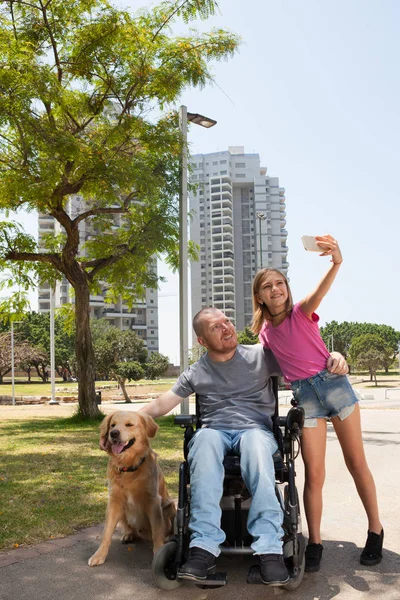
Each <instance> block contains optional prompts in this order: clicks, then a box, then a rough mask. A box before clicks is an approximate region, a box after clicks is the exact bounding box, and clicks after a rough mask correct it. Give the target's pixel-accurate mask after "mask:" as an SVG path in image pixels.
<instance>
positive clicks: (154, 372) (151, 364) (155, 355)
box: [145, 352, 169, 379]
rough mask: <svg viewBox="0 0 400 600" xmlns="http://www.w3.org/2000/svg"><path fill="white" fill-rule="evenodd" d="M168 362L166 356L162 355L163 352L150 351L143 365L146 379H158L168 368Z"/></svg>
mask: <svg viewBox="0 0 400 600" xmlns="http://www.w3.org/2000/svg"><path fill="white" fill-rule="evenodd" d="M168 364H169V360H168V356H164V354H160V353H159V352H152V353H151V356H150V358H149V360H148V361H147V363H146V365H145V369H146V379H158V378H159V377H161V376H162V375H164V373H165V371H166V370H167V369H168Z"/></svg>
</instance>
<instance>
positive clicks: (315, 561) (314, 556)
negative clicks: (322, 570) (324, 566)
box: [304, 544, 324, 573]
mask: <svg viewBox="0 0 400 600" xmlns="http://www.w3.org/2000/svg"><path fill="white" fill-rule="evenodd" d="M323 549H324V547H323V545H322V544H308V546H307V548H306V566H305V569H304V570H305V571H306V572H307V573H315V572H316V571H319V566H320V562H321V558H322V550H323Z"/></svg>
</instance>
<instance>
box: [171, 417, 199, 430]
mask: <svg viewBox="0 0 400 600" xmlns="http://www.w3.org/2000/svg"><path fill="white" fill-rule="evenodd" d="M196 423H197V417H196V415H176V416H175V418H174V424H175V425H179V426H180V427H189V425H195V424H196Z"/></svg>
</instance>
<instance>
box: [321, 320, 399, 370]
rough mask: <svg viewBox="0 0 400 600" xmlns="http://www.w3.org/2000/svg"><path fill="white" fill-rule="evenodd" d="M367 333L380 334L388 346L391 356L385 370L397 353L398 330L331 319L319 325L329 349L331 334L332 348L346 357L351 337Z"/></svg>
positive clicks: (372, 324)
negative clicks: (321, 325)
mask: <svg viewBox="0 0 400 600" xmlns="http://www.w3.org/2000/svg"><path fill="white" fill-rule="evenodd" d="M368 333H369V334H374V335H378V336H380V337H381V338H383V339H384V340H385V341H386V343H387V344H388V346H389V347H390V350H391V358H390V360H389V361H388V362H387V363H386V364H385V365H384V367H385V370H387V369H388V368H389V366H390V364H391V362H392V361H393V359H394V358H395V356H396V354H397V351H398V343H399V342H400V332H399V331H396V330H395V329H394V328H393V327H391V326H390V325H378V324H377V323H354V322H350V323H349V322H347V321H344V322H343V323H338V322H337V321H331V322H330V323H327V324H326V325H325V326H324V327H321V335H322V338H323V340H324V342H325V344H326V345H327V347H328V348H329V350H332V346H331V340H332V338H331V336H333V344H334V350H336V351H337V352H340V353H341V354H343V356H344V357H347V353H348V351H349V348H350V345H351V343H352V340H353V338H354V337H358V336H360V335H364V334H368Z"/></svg>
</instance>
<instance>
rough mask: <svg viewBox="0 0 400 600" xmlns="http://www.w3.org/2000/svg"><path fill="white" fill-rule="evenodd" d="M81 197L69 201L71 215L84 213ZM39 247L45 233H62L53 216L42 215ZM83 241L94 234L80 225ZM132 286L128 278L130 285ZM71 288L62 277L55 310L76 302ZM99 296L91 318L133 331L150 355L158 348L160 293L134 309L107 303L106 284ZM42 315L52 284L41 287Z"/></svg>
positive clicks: (117, 220)
mask: <svg viewBox="0 0 400 600" xmlns="http://www.w3.org/2000/svg"><path fill="white" fill-rule="evenodd" d="M82 202H83V200H82V198H81V196H78V195H76V196H73V197H72V198H71V200H70V201H69V214H70V216H71V217H74V216H75V215H76V214H78V213H79V212H80V211H81V207H82ZM114 222H115V225H114V226H113V227H115V228H119V227H121V216H120V215H115V216H114ZM38 225H39V245H40V240H41V238H42V237H43V235H45V234H46V233H60V232H61V231H62V228H61V226H60V224H59V223H58V222H57V221H56V220H55V219H54V218H53V217H51V216H49V215H46V214H43V213H39V219H38ZM79 227H80V234H81V240H87V239H89V237H90V235H91V230H90V224H88V223H85V222H83V221H82V222H81V223H80V225H79ZM151 269H154V270H157V262H156V260H154V262H153V263H152V265H151ZM128 283H129V281H128V279H127V284H128ZM71 292H72V288H71V286H70V284H69V282H68V281H67V280H66V279H65V278H63V280H62V281H59V282H57V285H56V290H55V306H56V308H57V307H59V306H62V305H63V304H66V303H68V302H73V301H74V297H73V294H71ZM102 292H103V293H102V294H101V295H99V296H90V313H91V314H90V316H91V317H92V318H101V317H103V318H105V319H107V320H108V321H109V322H110V325H115V326H116V327H119V328H120V329H122V330H126V329H131V330H133V331H135V332H136V333H137V334H138V336H139V337H140V338H141V339H142V340H143V341H144V343H145V345H146V346H147V349H148V351H149V353H151V352H154V351H157V352H158V349H159V337H158V293H157V290H150V289H148V290H147V291H146V296H145V298H141V299H138V300H137V302H136V303H135V306H134V307H133V308H132V309H129V308H128V306H127V305H126V304H124V303H123V302H122V301H119V302H116V303H115V304H109V303H107V302H105V294H106V285H104V288H103V290H102ZM38 294H39V303H38V307H39V309H38V310H39V312H48V311H49V310H50V287H49V284H44V285H42V286H41V287H39V290H38Z"/></svg>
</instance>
